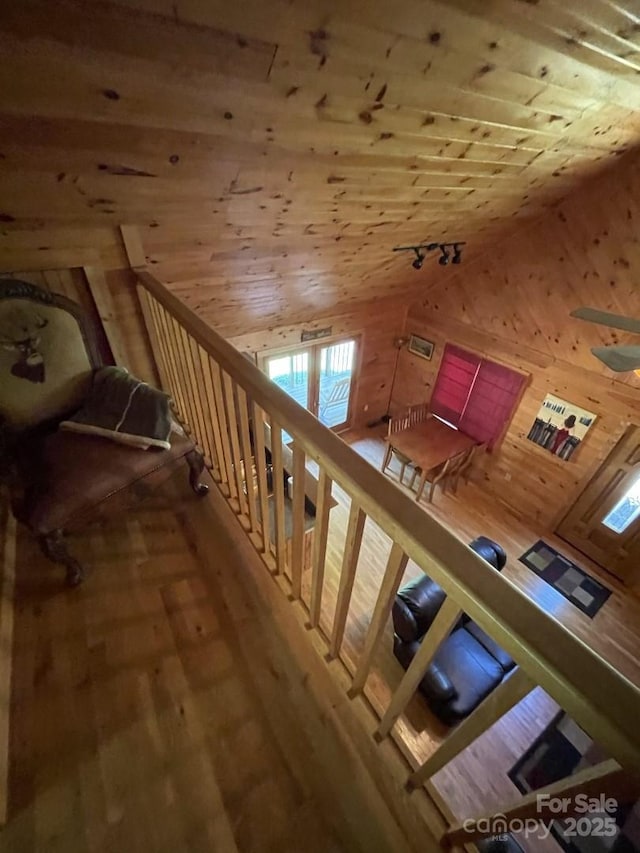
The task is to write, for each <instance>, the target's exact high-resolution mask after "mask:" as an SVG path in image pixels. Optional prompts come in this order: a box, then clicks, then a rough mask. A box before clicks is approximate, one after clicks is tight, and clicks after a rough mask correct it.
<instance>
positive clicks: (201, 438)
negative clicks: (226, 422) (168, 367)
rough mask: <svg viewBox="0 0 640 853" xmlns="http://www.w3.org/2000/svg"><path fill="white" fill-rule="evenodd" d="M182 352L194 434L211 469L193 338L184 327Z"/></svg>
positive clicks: (181, 332) (182, 330)
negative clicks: (192, 346)
mask: <svg viewBox="0 0 640 853" xmlns="http://www.w3.org/2000/svg"><path fill="white" fill-rule="evenodd" d="M179 331H180V338H181V346H182V352H183V354H184V373H185V376H186V379H187V391H188V394H189V398H190V400H191V406H192V410H193V416H194V418H195V424H194V432H195V433H196V434H197V439H198V444H199V446H200V448H201V450H202V455H203V456H204V459H205V464H206V463H207V459H208V460H209V462H208V464H209V467H210V466H211V463H212V457H211V452H210V449H209V447H210V445H209V438H208V433H207V427H206V423H205V416H204V407H203V405H202V400H201V398H200V384H201V383H199V382H198V376H197V373H196V369H195V360H194V357H193V352H192V349H191V338H190V337H189V335H188V334H187V332H186V331H185V330H184V328H183V327H182V326H180V327H179Z"/></svg>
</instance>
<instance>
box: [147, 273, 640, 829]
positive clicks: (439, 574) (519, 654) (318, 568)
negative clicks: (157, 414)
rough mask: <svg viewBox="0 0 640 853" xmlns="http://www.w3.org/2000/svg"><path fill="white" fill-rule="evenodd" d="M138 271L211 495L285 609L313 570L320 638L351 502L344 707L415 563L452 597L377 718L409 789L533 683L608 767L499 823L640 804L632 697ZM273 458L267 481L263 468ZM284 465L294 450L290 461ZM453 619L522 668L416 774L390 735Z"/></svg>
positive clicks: (345, 568)
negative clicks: (360, 587)
mask: <svg viewBox="0 0 640 853" xmlns="http://www.w3.org/2000/svg"><path fill="white" fill-rule="evenodd" d="M134 269H135V272H136V274H137V277H138V282H139V286H138V291H139V296H140V302H141V306H142V311H143V314H144V318H145V322H146V325H147V329H148V332H149V336H150V340H151V343H152V347H153V352H154V355H155V358H156V361H157V366H158V369H159V373H160V377H161V381H162V384H163V386H164V388H165V389H166V390H167V391H169V392H170V393H171V394H172V395H173V397H174V399H175V401H176V403H177V406H178V408H179V411H180V414H181V416H182V418H183V419H184V421H185V422H186V423H187V424H188V426H189V429H190V430H191V434H192V436H193V438H194V440H195V441H196V442H197V443H198V445H199V446H200V447H201V449H202V451H203V452H204V455H205V458H206V463H207V466H208V467H209V470H210V472H211V474H212V477H213V479H214V480H215V482H216V483H217V485H218V488H219V489H220V491H221V493H222V494H223V495H224V497H225V498H226V500H227V501H228V503H229V505H230V506H231V508H232V509H233V511H234V512H235V513H236V515H237V516H238V517H239V519H240V522H241V523H242V525H243V527H244V529H245V531H246V533H247V535H248V536H249V537H250V538H251V540H252V542H253V544H254V545H255V547H256V548H257V550H258V551H259V552H260V554H261V556H262V558H263V560H264V562H265V565H266V567H267V568H268V570H269V571H270V572H272V573H273V574H274V575H275V576H276V577H277V579H278V580H279V582H280V583H281V585H282V587H283V590H284V591H285V592H287V594H288V596H289V598H290V599H291V600H292V602H301V600H302V587H303V565H304V564H305V561H306V563H307V564H309V563H310V572H311V581H310V595H309V600H308V604H307V606H308V614H309V625H310V627H311V628H312V629H314V630H318V628H319V623H320V615H321V606H322V596H323V583H324V576H325V565H326V559H327V539H328V526H329V517H330V510H331V506H332V501H331V493H332V487H333V485H334V484H336V485H337V486H338V487H339V488H340V489H341V490H343V492H345V493H346V494H347V495H348V496H349V498H350V501H351V506H350V513H349V520H348V527H347V533H346V538H345V540H344V542H343V543H342V549H341V555H340V556H341V568H340V575H339V586H338V591H337V603H336V607H335V612H334V613H333V614H332V616H331V617H330V620H331V623H330V629H329V630H328V632H325V639H326V643H327V646H328V652H329V655H330V657H333V658H341V659H343V661H344V662H345V665H347V669H348V670H349V671H350V673H351V688H350V690H349V696H350V697H355V696H357V695H358V694H360V693H362V692H363V690H364V688H365V684H366V682H367V678H368V677H369V675H370V673H371V672H372V668H373V666H374V658H375V656H376V652H377V651H378V649H379V647H380V643H381V640H382V638H383V633H384V631H385V627H386V625H387V623H388V620H389V615H390V612H391V608H392V604H393V600H394V597H395V594H396V591H397V589H398V586H399V584H400V581H401V579H402V576H403V574H404V571H405V568H406V566H407V562H408V560H412V561H414V563H416V564H417V565H418V566H419V567H420V568H421V569H422V570H423V571H425V572H426V573H427V574H429V575H430V576H431V577H432V578H433V579H434V580H435V581H436V582H437V583H438V584H440V586H442V588H443V589H444V590H445V591H446V593H447V599H446V600H445V603H444V604H443V606H442V608H441V610H440V611H439V613H438V616H437V618H436V619H435V621H434V623H433V624H432V626H431V628H430V629H429V631H428V633H427V634H426V636H425V638H424V640H423V642H422V644H421V646H420V650H419V652H418V653H417V654H416V656H415V658H414V660H413V662H412V663H411V665H410V667H409V668H408V670H407V671H406V673H405V674H404V676H403V678H402V680H401V682H400V684H399V686H398V687H397V689H395V691H393V692H392V694H391V699H390V701H389V703H388V705H387V707H386V708H385V709H384V711H383V712H382V713H381V714H380V719H379V723H378V726H377V730H376V732H375V735H374V736H375V738H376V740H378V741H381V740H382V739H384V738H385V737H387V736H388V735H391V736H392V737H393V738H394V739H396V741H398V742H399V745H400V746H401V748H403V752H404V754H405V755H408V757H409V760H410V763H411V764H412V767H413V769H412V771H411V772H408V773H407V784H408V787H410V788H411V787H418V786H423V785H424V786H426V788H427V790H428V791H430V792H431V793H432V795H434V796H435V791H434V788H433V787H432V786H431V785H430V783H429V780H430V779H431V777H432V776H433V775H434V774H435V773H436V772H437V771H438V770H440V769H441V768H442V767H443V766H444V765H445V764H447V763H448V762H449V761H451V760H452V759H453V758H454V757H455V756H456V755H458V754H459V753H460V752H461V751H462V750H463V749H464V748H465V747H467V746H468V745H469V744H470V743H472V742H473V741H474V740H475V739H476V738H477V737H478V736H479V735H480V734H482V732H484V731H485V730H486V729H488V728H489V727H490V726H491V725H492V724H493V723H494V722H496V721H497V720H498V719H499V718H500V717H501V716H502V715H503V714H505V713H506V712H507V711H508V710H509V709H510V708H512V707H514V706H515V705H516V704H517V703H518V702H519V701H520V700H521V699H523V698H524V697H525V696H526V695H527V694H528V693H529V692H530V691H531V690H532V689H533V688H534V687H535V686H536V685H540V686H542V687H543V689H544V690H545V691H546V692H547V693H548V694H549V695H550V696H551V697H553V699H555V701H556V702H557V703H558V704H559V705H560V706H561V707H562V708H563V709H565V710H566V711H567V712H568V714H570V716H571V717H572V718H574V719H575V720H576V721H577V723H578V724H579V725H580V726H581V727H583V728H584V729H585V731H586V732H588V733H589V734H590V735H591V736H592V737H593V738H594V740H596V741H597V742H598V743H599V744H600V745H601V746H602V747H603V748H604V749H605V750H606V751H607V753H608V754H609V756H610V758H609V759H608V760H607V761H604V762H602V763H601V764H598V765H596V766H595V767H590V768H588V770H585V771H581V772H580V773H578V774H574V775H573V776H571V777H568V778H567V779H566V780H563V781H562V782H560V783H556V784H555V785H553V786H550V787H549V788H548V789H544V791H538V792H534V793H533V794H530V795H527V796H525V797H521V798H520V799H518V800H516V801H515V802H514V803H511V804H502V805H501V806H500V808H499V809H496V810H495V811H494V812H492V814H495V813H496V812H500V813H501V814H502V815H504V816H505V817H506V819H507V821H508V820H509V818H514V817H518V818H520V819H522V818H524V817H539V815H537V805H536V799H535V794H540V793H551V794H553V795H554V796H559V795H565V796H568V795H570V794H572V793H577V792H585V793H588V792H590V791H597V792H598V793H600V792H606V793H607V794H608V795H610V796H615V795H616V792H617V791H619V790H621V789H624V790H625V791H626V793H627V794H628V793H629V790H632V791H633V792H634V795H636V794H637V792H638V790H640V788H639V787H638V781H639V779H640V738H639V736H638V723H637V715H638V710H639V709H640V701H639V700H640V692H639V691H638V689H637V688H636V687H635V686H634V685H633V684H632V683H631V682H630V681H628V680H627V679H626V678H625V677H624V676H623V675H621V674H620V673H619V672H617V671H616V670H614V669H613V668H612V667H611V666H610V665H609V664H608V663H607V662H606V661H605V660H604V659H602V658H601V657H599V656H598V655H596V654H595V653H594V652H593V651H591V649H589V648H588V647H587V646H586V645H585V644H584V643H583V642H582V641H580V640H579V639H577V638H576V637H574V636H573V635H571V634H570V633H569V632H568V631H567V630H566V629H565V628H563V627H562V626H561V625H560V624H559V623H557V622H556V621H555V620H554V619H552V618H551V617H550V616H549V615H548V614H546V613H545V612H544V611H542V610H541V609H540V608H539V607H538V606H537V605H536V604H535V603H533V602H532V601H531V600H530V599H528V598H527V597H526V596H525V595H524V594H523V593H522V592H521V591H520V590H518V589H517V588H516V587H515V586H514V585H513V584H512V583H511V582H510V581H509V580H508V579H507V578H505V577H504V576H502V575H501V574H499V573H498V572H496V571H495V570H494V569H493V568H491V567H490V566H489V565H488V564H487V563H485V562H484V561H483V560H482V559H481V558H480V557H479V556H478V555H476V554H475V553H474V552H473V551H472V550H471V549H470V548H468V547H467V546H466V545H465V544H464V543H463V542H462V541H460V540H459V539H457V538H456V537H455V536H454V535H453V534H452V533H450V532H449V531H448V530H446V529H445V528H444V527H442V526H441V525H440V524H439V523H438V522H437V521H436V520H434V519H433V518H432V517H431V516H429V515H427V514H426V513H425V512H424V511H423V510H422V509H420V508H419V507H418V506H417V505H416V503H415V501H413V500H411V499H410V498H409V497H408V496H406V495H405V494H404V493H401V492H399V490H397V489H395V488H391V487H390V485H389V481H388V479H386V478H385V477H384V476H383V475H382V474H381V473H380V472H379V471H378V470H376V469H375V468H374V467H373V466H371V465H370V464H369V463H368V462H366V461H365V460H364V459H362V458H361V457H360V456H358V454H356V453H355V452H354V451H353V450H352V449H351V448H350V447H348V446H347V445H346V444H345V443H344V442H343V441H342V440H341V439H340V438H338V437H337V436H336V435H334V434H333V433H331V432H330V431H329V430H328V429H326V428H325V427H323V426H322V425H321V424H320V423H319V422H318V421H317V420H316V418H315V417H313V416H312V415H311V414H310V413H309V412H307V411H306V410H305V409H303V408H301V407H300V406H299V405H298V404H297V403H296V402H295V401H293V400H292V399H291V398H290V397H289V396H288V395H287V394H286V393H285V392H284V391H282V390H281V389H280V388H278V387H277V386H276V385H275V383H272V382H271V381H270V380H269V379H268V378H267V377H266V376H265V375H264V374H263V373H262V372H261V371H260V370H258V369H257V368H256V367H255V366H254V365H253V364H252V363H251V362H250V361H249V360H248V359H247V358H245V357H244V356H243V355H241V354H240V353H239V352H238V351H237V350H235V349H234V348H233V347H232V346H231V345H230V344H229V343H228V342H227V341H225V340H224V339H223V338H222V337H221V336H220V335H218V334H217V333H216V332H215V331H214V330H213V329H212V328H210V327H209V326H208V325H207V324H206V323H205V322H204V321H202V320H201V319H200V318H199V317H198V316H196V315H195V314H194V313H193V312H192V311H191V310H190V309H189V308H188V307H186V306H185V304H184V303H183V302H181V301H180V300H179V299H178V298H176V297H175V296H174V295H173V294H172V293H171V292H169V291H168V290H167V289H166V288H165V286H164V285H163V284H162V283H161V282H159V281H158V280H157V279H156V278H155V277H154V276H153V275H152V274H151V273H150V272H149V271H148V270H147V269H146V268H143V267H134ZM265 425H267V426H268V427H270V429H266V428H265ZM283 430H286V432H287V433H288V434H289V435H290V436H292V437H293V452H292V453H291V452H290V451H289V450H288V448H287V447H283V444H282V433H283ZM267 451H270V458H271V465H272V472H268V471H267V466H266V464H265V460H266V458H267V453H266V452H267ZM284 454H287V455H288V454H290V455H291V458H287V460H286V466H285V464H284V462H283V455H284ZM313 463H315V465H316V466H317V483H316V482H315V481H314V485H315V488H314V489H313V491H314V494H313V496H312V497H313V499H314V501H315V504H316V519H315V527H314V540H313V550H312V554H310V555H309V554H305V526H304V523H305V497H309V491H310V488H309V474H308V470H307V469H308V467H309V466H313ZM285 470H286V471H287V472H288V473H289V474H291V476H292V490H293V494H292V496H291V499H290V500H289V497H288V496H287V495H286V494H285V479H284V471H285ZM269 481H270V482H269ZM287 508H288V510H289V515H288V517H287ZM270 518H271V522H270V523H267V520H268V519H270ZM366 519H371V520H372V521H374V522H375V524H376V525H378V526H379V527H380V528H381V530H382V531H384V533H386V535H387V536H388V537H389V538H390V540H391V542H392V546H391V551H390V554H389V557H388V561H387V566H386V571H385V573H384V576H383V578H382V581H381V583H380V585H379V589H378V590H377V600H376V604H375V607H374V610H373V613H372V614H371V620H370V623H369V626H368V629H367V632H366V638H365V642H364V646H363V648H362V650H361V652H360V654H359V657H358V659H357V661H356V662H355V668H354V667H353V661H347V660H346V659H344V657H343V649H342V643H343V638H344V635H345V626H346V623H347V618H348V613H349V605H350V602H351V596H352V592H353V587H354V579H355V574H356V567H357V563H358V556H359V553H360V549H361V546H362V542H363V531H364V525H365V521H366ZM287 525H289V535H287V529H286V528H287ZM462 612H465V613H467V614H468V615H469V616H470V617H471V618H472V619H473V620H474V621H475V622H477V623H478V624H479V625H480V626H481V627H482V628H483V630H485V631H486V632H487V633H488V634H489V635H490V636H491V637H492V638H494V640H495V641H496V642H497V643H498V644H499V645H500V646H502V647H503V648H504V649H505V650H506V651H507V652H508V653H509V654H510V655H511V656H512V657H513V659H514V660H515V661H516V663H517V664H518V666H517V668H516V669H515V670H514V672H513V674H512V675H511V676H510V677H509V678H508V679H507V680H506V681H504V682H503V683H502V684H501V685H500V686H499V687H498V688H497V689H496V690H495V691H494V692H493V693H492V694H491V695H490V696H489V697H488V698H487V699H486V700H485V701H484V702H483V703H482V704H481V705H480V707H479V708H478V709H477V710H476V711H475V712H474V713H473V714H471V716H469V717H468V718H467V719H466V720H464V721H463V722H462V723H460V724H459V725H458V726H457V727H456V728H455V729H453V730H452V732H451V733H450V734H449V736H448V737H447V738H446V739H445V740H444V741H443V742H442V744H441V745H440V746H439V747H438V748H437V749H436V750H435V751H434V752H433V753H432V754H431V755H430V756H429V757H428V758H427V759H426V761H423V762H422V764H418V763H417V762H416V761H415V759H412V758H411V754H410V749H409V748H408V745H407V743H406V742H403V730H402V727H401V726H395V725H394V724H395V723H396V721H397V720H398V719H399V717H400V716H401V715H402V713H403V711H404V710H405V708H406V706H407V704H408V703H409V701H410V699H411V697H412V696H413V694H414V692H415V691H416V688H417V687H418V684H419V682H420V680H421V678H422V676H423V675H424V672H425V670H426V669H427V667H428V665H429V664H430V662H431V660H432V659H433V657H434V655H435V653H436V651H437V649H438V646H439V645H440V643H441V641H442V639H443V638H444V637H446V635H447V634H448V632H449V631H450V629H451V627H452V626H453V625H454V623H455V622H456V621H457V619H458V617H459V616H460V614H461V613H462ZM440 799H441V798H440ZM445 811H446V809H445ZM487 817H490V816H489V815H479V816H478V817H477V819H476V820H475V821H472V822H471V823H470V822H469V821H465V824H464V825H462V824H460V823H455V821H453V822H450V823H449V828H448V829H447V831H446V832H445V834H444V837H443V841H445V842H448V843H452V844H462V843H466V842H471V841H472V840H473V839H474V838H477V837H479V836H481V835H483V834H486V829H485V828H483V827H484V825H483V820H484V819H485V818H487Z"/></svg>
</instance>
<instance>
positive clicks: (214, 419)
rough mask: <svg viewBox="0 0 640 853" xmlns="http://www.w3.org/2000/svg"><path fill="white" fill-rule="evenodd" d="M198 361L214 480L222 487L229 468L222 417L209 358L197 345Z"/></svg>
mask: <svg viewBox="0 0 640 853" xmlns="http://www.w3.org/2000/svg"><path fill="white" fill-rule="evenodd" d="M196 348H197V352H198V359H199V361H200V371H201V375H202V393H203V398H204V405H205V407H206V414H207V416H208V420H209V424H210V426H211V433H212V436H213V448H214V451H215V457H216V470H215V471H214V478H215V479H216V480H218V481H219V482H220V485H221V486H222V485H223V484H224V483H226V482H227V468H226V463H225V458H224V450H223V448H222V437H221V433H220V416H219V414H218V407H217V405H216V398H215V394H214V392H213V382H212V379H211V366H210V364H209V356H208V355H207V353H206V352H205V351H204V350H203V349H202V347H201V346H200V345H199V344H196Z"/></svg>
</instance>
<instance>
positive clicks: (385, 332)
mask: <svg viewBox="0 0 640 853" xmlns="http://www.w3.org/2000/svg"><path fill="white" fill-rule="evenodd" d="M406 313H407V308H406V306H404V305H402V304H401V303H398V302H388V303H385V302H384V301H383V304H382V308H381V307H380V303H379V302H375V303H369V304H367V305H364V306H360V307H358V309H357V310H355V311H353V312H350V313H346V314H339V315H333V316H327V317H319V318H315V319H313V320H311V321H310V322H307V323H300V322H298V323H292V324H289V325H286V326H285V325H282V326H276V327H272V328H269V329H263V330H260V331H256V332H250V333H247V334H244V335H235V336H230V337H229V341H230V342H231V343H232V344H233V345H234V346H235V347H236V348H237V349H239V350H240V351H241V352H246V353H250V354H251V355H252V356H254V355H256V354H260V353H264V352H266V351H267V350H271V349H276V348H280V347H289V346H291V347H294V346H301V342H300V335H301V332H302V330H303V329H309V330H313V329H321V328H325V327H327V326H331V327H332V338H334V339H335V338H337V337H349V336H351V335H353V336H358V337H359V340H360V352H359V357H358V368H357V375H356V382H357V385H356V392H355V397H354V404H353V405H354V420H353V426H354V427H361V426H364V425H365V424H367V423H371V422H372V421H375V420H378V419H379V418H380V417H382V415H384V414H386V412H387V411H388V407H389V402H390V397H391V384H392V380H393V374H394V370H395V364H396V356H397V353H398V350H397V349H396V348H395V346H394V340H395V339H396V338H398V337H399V336H400V334H401V332H402V328H403V326H404V323H405V318H406ZM329 340H330V339H329ZM365 407H366V408H365Z"/></svg>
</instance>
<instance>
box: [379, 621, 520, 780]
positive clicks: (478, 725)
mask: <svg viewBox="0 0 640 853" xmlns="http://www.w3.org/2000/svg"><path fill="white" fill-rule="evenodd" d="M427 636H428V635H427ZM414 660H415V658H414ZM407 672H408V670H407ZM535 686H536V685H535V683H534V682H533V681H532V680H531V679H530V678H529V676H528V675H527V674H526V673H525V671H524V670H523V669H521V668H520V667H518V668H517V669H515V670H514V671H513V672H512V673H511V675H510V676H509V677H508V678H506V679H505V680H504V681H503V682H502V683H501V684H499V685H498V686H497V687H496V689H495V690H494V691H493V692H492V693H490V694H489V695H488V696H487V698H486V699H485V700H484V701H483V702H481V703H480V705H478V707H477V708H476V709H475V711H473V713H471V714H470V715H469V716H468V717H467V718H466V719H465V720H462V722H461V723H458V725H457V726H456V727H455V729H454V730H453V731H452V732H451V734H450V735H449V736H448V737H447V739H446V740H444V741H443V742H442V743H441V744H440V746H439V747H438V749H436V751H435V752H434V753H433V754H432V755H430V756H429V758H427V760H426V761H425V762H424V764H423V765H422V766H421V767H419V768H418V769H417V770H416V771H415V772H414V773H412V774H411V776H409V781H408V782H407V787H409V788H417V787H418V786H419V785H422V784H423V783H424V782H426V781H427V779H430V778H431V777H432V776H434V775H435V774H436V773H437V772H438V770H441V769H442V768H443V767H444V766H445V764H448V763H449V762H450V761H451V760H452V759H454V758H455V757H456V755H459V753H461V752H462V750H463V749H466V748H467V747H468V746H469V745H470V744H471V743H473V741H474V740H475V739H476V738H477V737H480V735H481V734H482V733H483V732H485V731H486V730H487V729H488V728H490V726H492V725H493V724H494V723H495V722H497V721H498V720H499V719H500V717H503V716H504V715H505V714H506V713H507V711H510V710H511V708H513V707H514V706H515V705H517V704H518V702H520V700H521V699H524V697H525V696H527V695H528V694H529V693H531V691H532V690H533V689H534V688H535ZM380 727H382V723H381V724H380Z"/></svg>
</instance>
